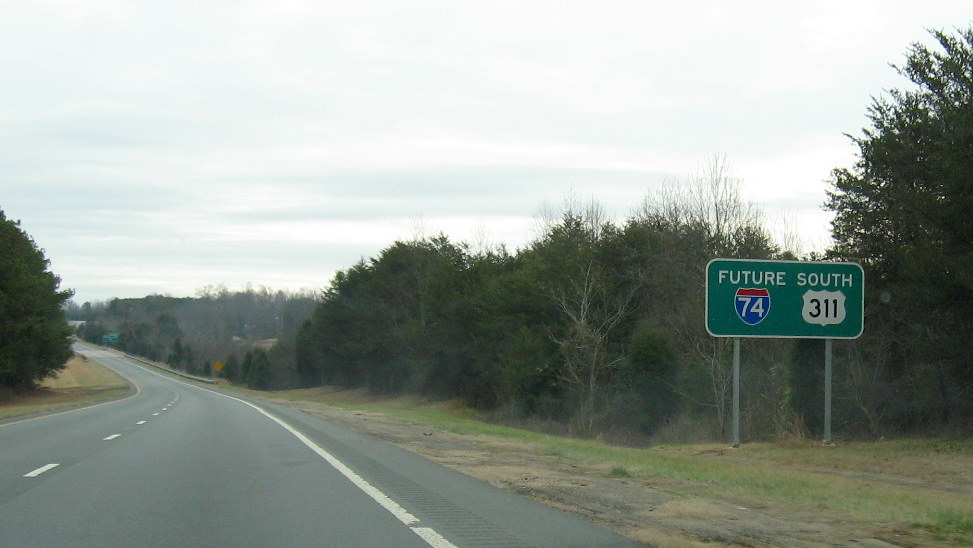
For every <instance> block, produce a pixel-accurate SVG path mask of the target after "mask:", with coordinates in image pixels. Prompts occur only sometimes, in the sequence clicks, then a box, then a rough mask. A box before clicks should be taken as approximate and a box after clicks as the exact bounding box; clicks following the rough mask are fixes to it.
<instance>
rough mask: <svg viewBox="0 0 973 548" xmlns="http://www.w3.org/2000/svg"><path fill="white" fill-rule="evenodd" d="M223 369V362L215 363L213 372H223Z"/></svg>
mask: <svg viewBox="0 0 973 548" xmlns="http://www.w3.org/2000/svg"><path fill="white" fill-rule="evenodd" d="M223 367H224V365H223V362H213V371H216V372H217V373H219V372H220V371H223Z"/></svg>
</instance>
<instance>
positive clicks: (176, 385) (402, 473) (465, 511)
mask: <svg viewBox="0 0 973 548" xmlns="http://www.w3.org/2000/svg"><path fill="white" fill-rule="evenodd" d="M76 351H77V352H79V353H81V354H85V355H86V356H88V357H89V358H91V359H93V360H95V361H98V362H100V363H103V364H105V365H106V366H108V367H110V368H111V369H113V370H115V371H117V372H118V373H120V374H121V375H123V376H125V377H126V378H127V379H129V380H130V381H131V382H132V383H133V384H134V385H135V386H136V390H135V391H134V392H133V394H132V395H130V396H129V397H127V398H124V399H122V400H117V401H114V402H109V403H105V404H101V405H97V406H94V407H88V408H83V409H78V410H74V411H68V412H63V413H58V414H52V415H46V416H42V417H37V418H31V419H27V420H13V421H7V422H5V423H0V546H4V547H12V546H99V547H105V546H133V545H148V546H233V547H240V546H287V547H291V546H295V547H297V546H336V547H358V546H368V547H385V546H389V547H418V548H428V547H429V546H434V547H451V546H456V547H459V548H463V547H468V546H469V547H494V546H496V547H521V546H551V547H568V546H579V547H581V546H584V547H591V546H606V547H608V546H611V547H614V546H638V544H636V543H634V542H632V541H630V540H627V539H625V538H623V537H620V536H618V535H616V534H614V533H612V532H609V531H607V530H604V529H601V528H598V527H595V526H593V525H591V524H588V523H586V522H584V521H581V520H579V519H577V518H574V517H572V516H569V515H567V514H564V513H561V512H558V511H555V510H552V509H550V508H548V507H546V506H543V505H540V504H537V503H534V502H532V501H529V500H527V499H525V498H521V497H517V496H515V495H512V494H509V493H506V492H504V491H502V490H499V489H496V488H494V487H491V486H489V485H487V484H485V483H483V482H480V481H478V480H474V479H472V478H469V477H467V476H464V475H462V474H459V473H457V472H455V471H453V470H450V469H448V468H445V467H443V466H440V465H438V464H435V463H432V462H430V461H427V460H425V459H423V458H421V457H418V456H416V455H414V454H412V453H409V452H407V451H404V450H402V449H399V448H397V447H394V446H391V445H388V444H385V443H383V442H380V441H377V440H374V439H372V438H368V437H366V436H363V435H360V434H357V433H355V432H352V431H350V430H347V429H345V428H342V427H339V426H336V425H334V424H331V423H329V422H327V421H324V420H322V419H320V418H317V417H313V416H310V415H307V414H305V413H301V412H300V411H296V410H293V409H289V408H282V407H278V406H274V405H271V404H268V403H266V402H260V403H256V402H253V401H246V400H244V399H241V398H236V397H231V396H227V395H224V394H221V393H218V392H214V391H212V390H208V389H206V388H202V387H199V386H196V385H193V384H188V383H184V382H181V381H179V380H176V379H172V378H169V377H167V376H164V375H162V374H160V373H158V372H156V371H154V370H151V369H150V368H147V367H145V366H143V365H140V364H138V363H137V362H134V361H132V360H129V359H127V358H125V357H123V356H120V355H118V354H117V353H114V352H110V351H105V350H101V349H98V348H95V347H92V346H86V345H80V344H79V345H77V346H76Z"/></svg>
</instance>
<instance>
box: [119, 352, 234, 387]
mask: <svg viewBox="0 0 973 548" xmlns="http://www.w3.org/2000/svg"><path fill="white" fill-rule="evenodd" d="M122 354H123V355H124V356H125V357H126V358H129V359H132V360H135V361H139V362H142V363H144V364H146V365H151V366H152V367H155V368H156V369H161V370H162V371H168V372H169V373H173V374H175V375H179V376H180V377H185V378H187V379H192V380H194V381H199V382H205V383H209V384H216V380H215V379H210V378H206V377H197V376H196V375H190V374H189V373H186V372H185V371H179V370H178V369H173V368H171V367H166V366H164V365H162V364H158V363H156V362H153V361H149V360H147V359H145V358H140V357H138V356H133V355H132V354H129V353H127V352H122Z"/></svg>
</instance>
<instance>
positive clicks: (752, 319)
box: [733, 287, 770, 325]
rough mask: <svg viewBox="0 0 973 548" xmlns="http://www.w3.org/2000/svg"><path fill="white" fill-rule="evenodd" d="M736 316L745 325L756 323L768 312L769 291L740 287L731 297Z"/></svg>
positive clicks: (762, 319)
mask: <svg viewBox="0 0 973 548" xmlns="http://www.w3.org/2000/svg"><path fill="white" fill-rule="evenodd" d="M733 304H734V307H735V308H736V311H737V316H739V317H740V319H741V320H743V322H744V323H745V324H747V325H757V324H758V323H760V322H762V321H764V319H765V318H766V317H767V314H769V313H770V291H767V289H757V288H747V287H741V288H738V289H737V292H736V295H734V297H733Z"/></svg>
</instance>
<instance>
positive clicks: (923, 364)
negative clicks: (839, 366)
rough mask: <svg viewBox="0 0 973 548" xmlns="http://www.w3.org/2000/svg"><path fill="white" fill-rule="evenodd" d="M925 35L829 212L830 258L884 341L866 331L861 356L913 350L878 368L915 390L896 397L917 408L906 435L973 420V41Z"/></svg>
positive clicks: (838, 181)
mask: <svg viewBox="0 0 973 548" xmlns="http://www.w3.org/2000/svg"><path fill="white" fill-rule="evenodd" d="M932 35H933V36H934V37H935V38H936V40H937V41H938V42H939V48H936V49H935V50H934V49H930V48H928V47H926V46H924V45H921V44H915V45H913V46H912V48H911V50H910V51H909V53H908V54H907V56H906V63H905V65H904V66H902V67H896V68H897V70H898V72H899V73H900V74H901V75H902V76H905V77H906V78H908V79H909V80H910V82H911V83H912V84H913V86H911V87H910V88H909V89H908V90H906V91H901V90H893V91H891V92H889V94H888V97H887V98H878V99H875V100H874V101H873V103H872V105H871V107H870V108H869V109H868V117H869V119H870V121H871V128H866V129H865V130H864V134H863V136H861V137H858V138H855V139H854V141H855V144H856V145H857V146H858V148H859V159H858V161H857V163H856V164H855V166H854V167H852V168H851V169H836V170H835V171H834V172H833V178H832V185H833V190H831V191H830V192H829V199H828V202H827V204H826V207H827V208H828V209H830V210H832V211H834V212H835V218H834V221H833V223H832V228H833V236H834V240H835V247H834V250H833V255H834V256H836V257H839V258H843V259H852V260H858V261H861V262H862V263H863V264H864V265H865V267H866V271H867V272H868V275H869V294H870V295H871V296H872V302H870V303H866V309H867V310H868V311H869V313H870V314H872V315H879V316H881V318H880V320H881V321H878V322H875V321H873V322H869V320H868V319H866V322H867V323H871V324H873V325H874V324H876V323H880V324H882V325H884V326H887V329H888V331H887V332H883V333H876V332H875V331H874V330H872V331H871V332H869V329H868V328H866V336H865V339H864V344H865V346H866V349H867V348H869V347H870V346H871V347H872V348H879V347H880V346H881V345H880V344H879V339H882V340H894V341H899V342H902V343H905V342H906V341H908V343H907V344H900V345H898V346H896V347H894V348H893V349H892V351H891V353H890V354H889V355H886V356H882V357H881V360H882V361H883V363H886V364H887V367H888V368H889V374H890V375H891V376H892V377H893V378H901V379H912V380H913V381H915V382H906V383H905V384H904V385H903V389H904V390H908V391H909V392H910V393H909V394H897V395H895V398H896V399H901V398H902V397H908V398H910V399H911V400H913V401H914V402H916V405H918V406H919V407H916V408H913V409H911V410H910V409H908V408H905V409H903V414H902V416H900V417H899V418H898V420H901V421H903V422H904V423H906V425H908V424H913V425H914V424H916V421H918V420H922V421H925V420H928V417H929V415H937V416H936V417H935V419H934V420H936V421H937V422H939V421H941V422H951V421H953V420H954V419H957V418H959V417H963V416H966V417H969V415H970V412H971V411H973V353H971V352H970V344H969V341H970V340H971V337H973V29H967V30H964V31H960V32H958V33H957V34H956V35H950V34H947V33H944V32H941V31H937V32H932ZM869 345H870V346H869ZM886 346H887V345H886ZM874 353H875V354H876V356H878V354H879V353H878V351H877V350H876V351H875V352H874ZM875 359H879V358H878V357H876V358H875ZM920 378H921V379H923V381H924V382H921V383H920V382H918V380H919V379H920ZM920 387H922V388H920ZM919 390H921V391H922V393H920V392H918V391H919ZM891 396H892V395H890V397H891ZM920 402H921V403H920ZM927 404H932V405H927ZM920 417H926V418H920Z"/></svg>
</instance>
